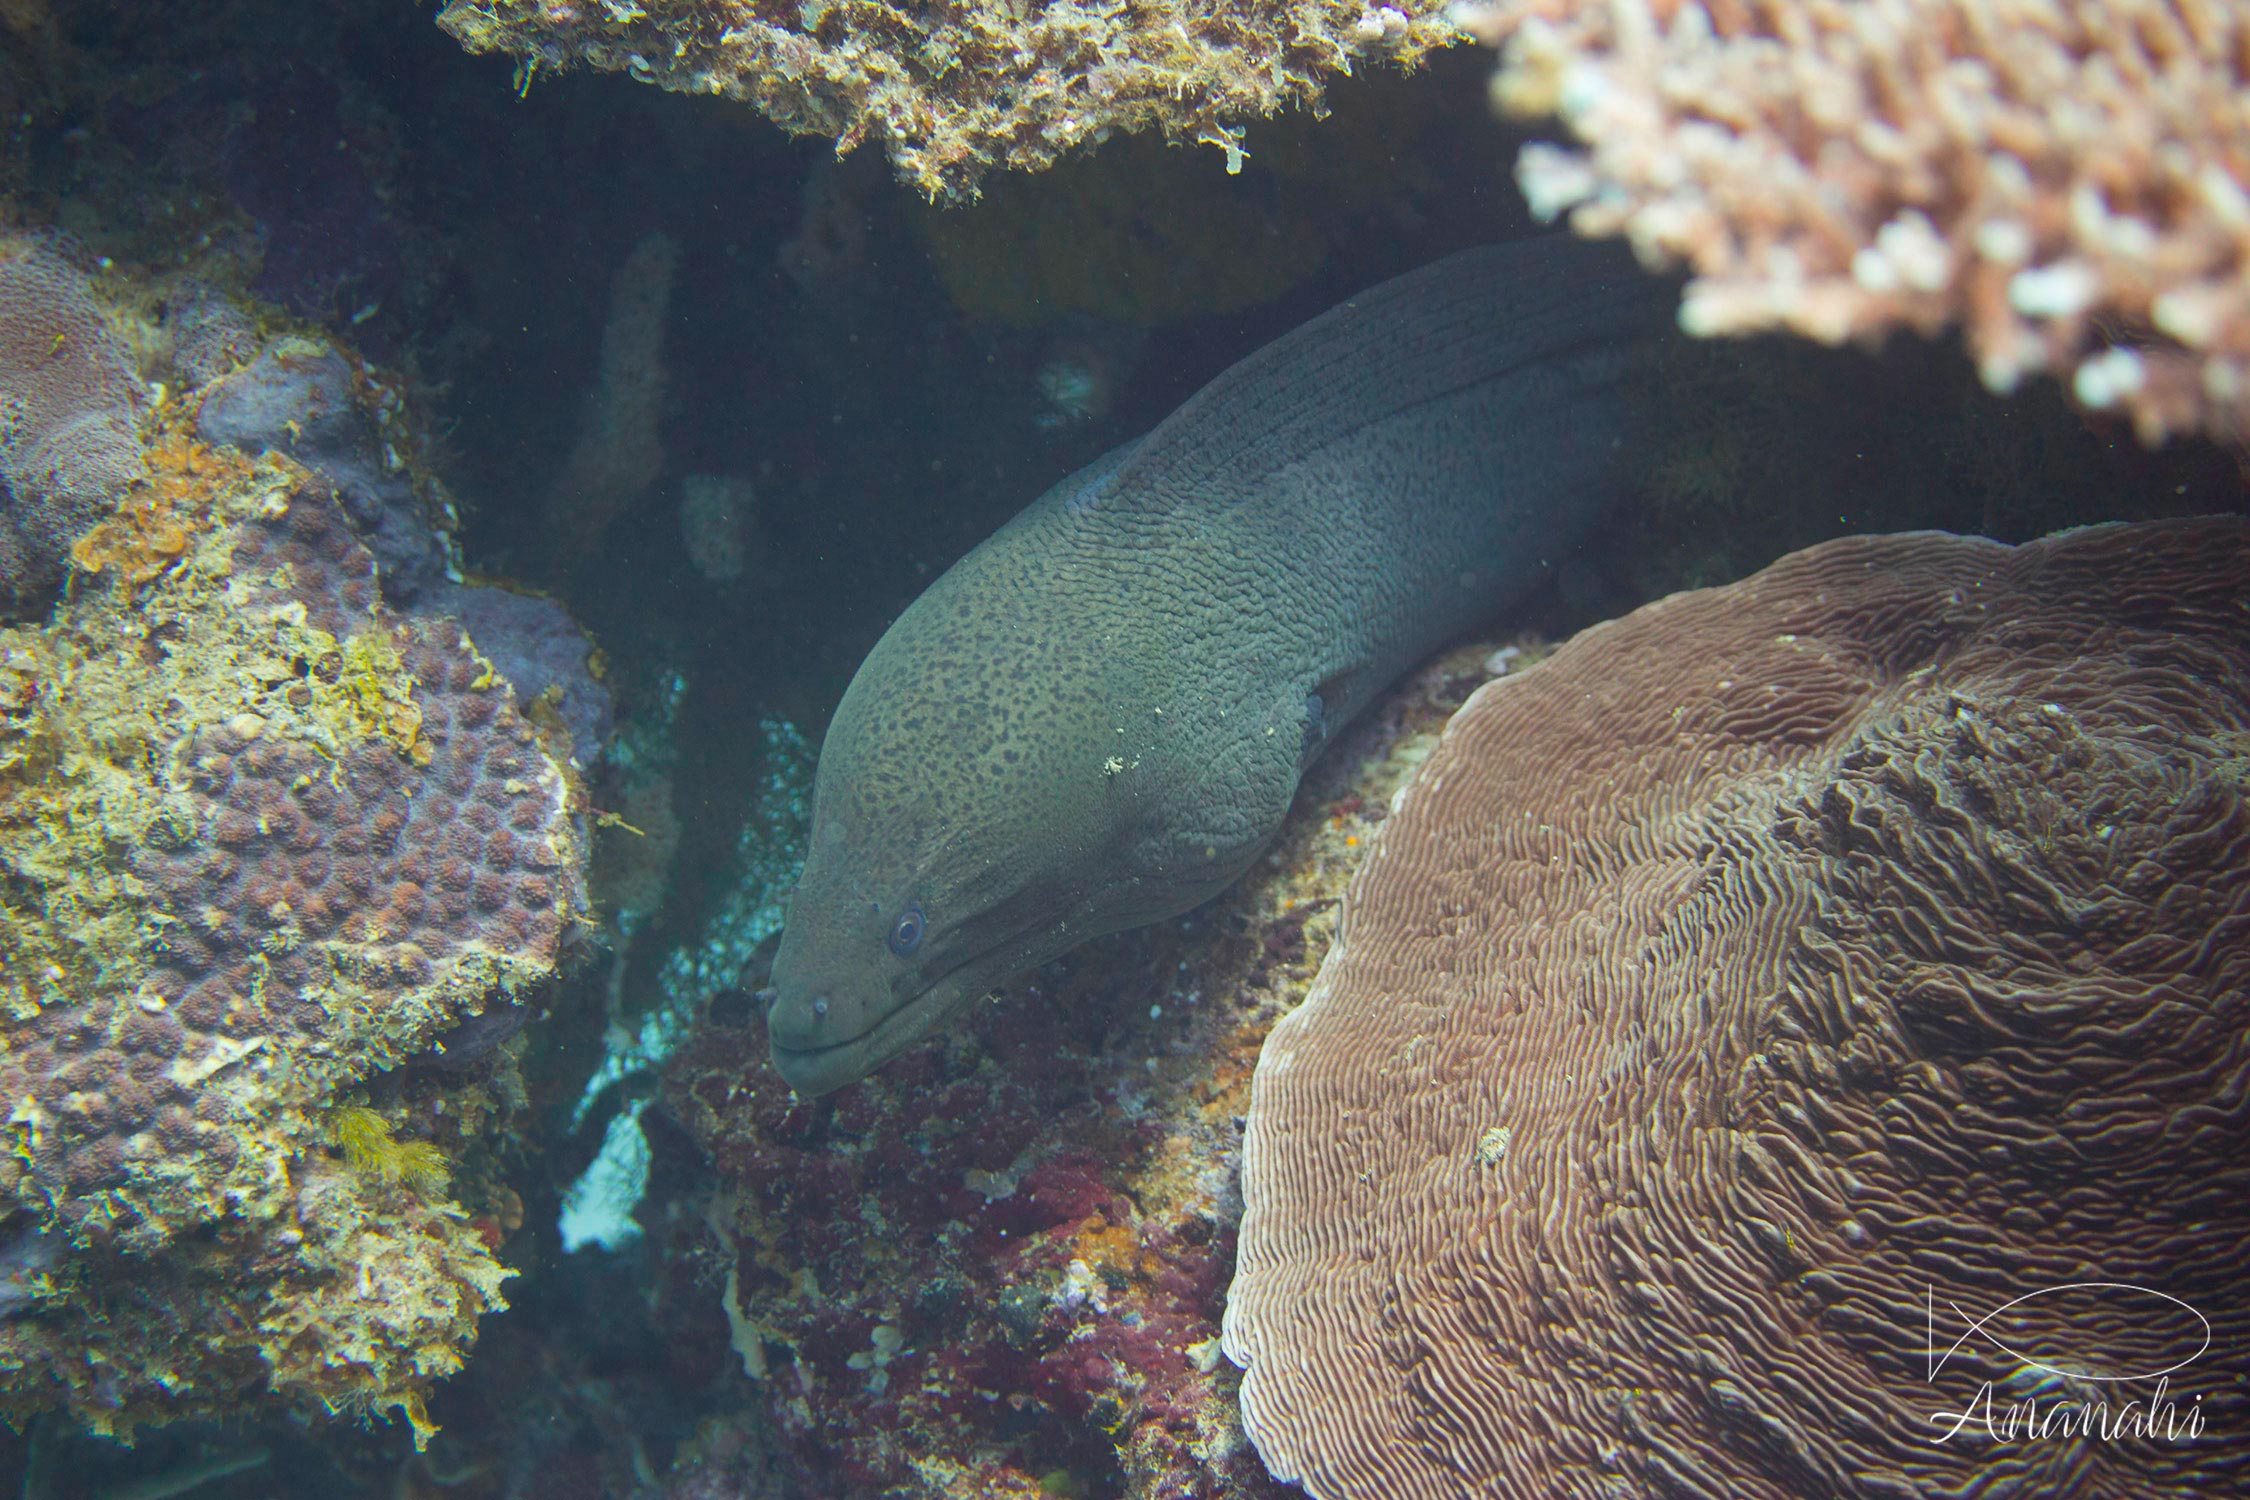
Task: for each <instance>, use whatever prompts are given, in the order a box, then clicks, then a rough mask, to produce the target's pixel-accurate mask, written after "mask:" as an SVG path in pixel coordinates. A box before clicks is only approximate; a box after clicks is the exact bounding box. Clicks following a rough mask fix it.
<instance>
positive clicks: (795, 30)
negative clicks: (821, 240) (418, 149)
mask: <svg viewBox="0 0 2250 1500" xmlns="http://www.w3.org/2000/svg"><path fill="white" fill-rule="evenodd" d="M1444 10H1445V7H1444V6H1443V5H1441V4H1438V3H1436V0H1392V3H1389V4H1376V3H1372V0H1370V3H1361V0H1306V3H1303V4H1298V5H1289V4H1281V3H1276V0H1250V3H1246V4H1233V5H1229V6H1223V7H1208V6H1196V5H1181V4H1177V3H1159V4H1153V5H1132V6H1126V5H1117V4H1110V3H1103V0H1057V3H1054V4H1049V5H1029V4H1018V3H1003V4H985V5H980V4H971V3H949V4H945V5H939V6H934V7H925V6H915V5H896V4H881V3H874V0H855V3H850V4H838V3H833V0H809V3H806V4H803V5H796V6H776V5H758V4H748V3H744V0H717V3H705V0H693V3H691V0H651V3H649V4H646V5H640V4H627V3H622V0H585V3H565V4H552V3H547V0H452V3H450V4H448V5H447V6H446V7H445V9H444V10H443V11H441V12H440V13H439V16H438V24H439V25H441V26H443V27H444V28H445V29H446V30H447V31H449V32H451V33H452V34H453V35H454V36H455V37H457V38H459V39H460V41H461V43H462V45H464V46H466V47H467V48H468V49H469V50H470V51H472V52H506V53H510V54H513V55H514V56H516V57H518V58H520V59H522V61H523V71H521V72H519V74H518V78H519V80H520V81H521V82H522V83H523V84H525V85H526V86H535V84H536V78H537V75H538V71H539V70H540V69H555V70H562V69H568V68H572V67H579V66H585V67H594V68H602V69H607V70H612V71H616V72H623V73H630V74H631V75H632V76H633V77H634V78H636V79H638V80H640V81H641V82H644V83H654V84H658V85H660V86H661V87H664V88H667V89H673V90H676V91H678V92H681V93H690V94H718V95H723V96H725V97H728V98H733V99H741V100H745V101H747V102H749V103H751V104H754V105H756V106H757V108H758V109H760V110H761V111H763V112H764V113H765V114H766V115H767V116H768V117H770V118H771V119H773V120H774V121H775V122H776V123H777V124H779V125H781V126H782V127H784V128H785V129H788V130H790V131H793V132H797V133H800V134H808V135H825V136H831V137H834V138H835V140H836V143H837V148H838V149H839V150H842V151H849V150H851V149H853V148H854V147H857V146H858V145H860V144H861V143H862V142H864V141H867V140H870V139H872V140H876V141H879V142H881V143H882V145H883V147H884V149H885V150H887V151H888V152H889V154H890V157H891V160H892V161H893V162H894V163H895V164H896V165H897V167H898V170H899V174H900V175H901V176H902V177H904V178H905V179H906V180H907V181H909V182H911V183H913V184H914V185H915V186H917V187H918V188H920V189H921V190H922V191H923V192H924V193H926V194H928V195H929V196H931V197H933V198H934V197H962V196H968V195H972V194H973V193H974V191H975V188H976V183H977V179H978V178H979V177H981V176H982V175H983V174H984V173H985V172H987V171H989V170H991V169H992V168H994V167H1012V168H1018V169H1023V170H1037V169H1038V168H1041V167H1044V166H1047V165H1049V164H1051V163H1052V162H1053V161H1054V160H1055V159H1056V158H1057V157H1059V156H1060V155H1062V154H1063V153H1064V152H1066V151H1069V150H1072V149H1073V148H1076V147H1080V146H1086V145H1092V144H1094V143H1096V142H1099V141H1101V140H1104V139H1106V138H1107V137H1108V136H1109V135H1110V134H1111V133H1113V132H1116V131H1129V130H1145V129H1149V128H1152V127H1157V128H1161V129H1162V130H1163V131H1164V133H1165V135H1166V137H1167V138H1168V139H1170V140H1173V141H1179V142H1189V141H1201V142H1205V143H1207V144H1210V145H1214V146H1217V147H1220V148H1221V149H1223V150H1225V151H1227V152H1228V153H1229V159H1230V161H1231V160H1233V159H1234V158H1233V153H1235V152H1236V151H1238V150H1239V149H1240V139H1241V126H1242V123H1243V122H1245V121H1248V120H1252V119H1259V118H1263V117H1265V116H1268V115H1271V114H1273V113H1274V112H1275V111H1276V110H1278V109H1281V108H1282V107H1284V106H1307V107H1316V106H1318V104H1319V103H1320V100H1321V96H1322V92H1323V89H1324V87H1325V83H1326V80H1327V79H1328V78H1329V77H1330V76H1332V75H1335V74H1341V73H1349V72H1350V71H1352V69H1353V68H1354V67H1355V66H1356V65H1359V64H1361V63H1363V62H1370V61H1393V62H1396V63H1399V64H1401V65H1411V64H1412V63H1414V62H1415V61H1417V60H1418V59H1420V58H1421V57H1422V56H1423V55H1424V54H1426V53H1428V52H1429V51H1430V50H1431V49H1432V48H1434V47H1442V46H1446V45H1448V44H1450V43H1451V42H1452V41H1454V40H1455V39H1457V37H1458V36H1459V33H1458V32H1457V31H1456V30H1455V29H1454V27H1453V26H1452V25H1451V24H1450V23H1449V22H1447V21H1446V20H1445V19H1444Z"/></svg>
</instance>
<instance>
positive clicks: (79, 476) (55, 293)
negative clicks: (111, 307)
mask: <svg viewBox="0 0 2250 1500" xmlns="http://www.w3.org/2000/svg"><path fill="white" fill-rule="evenodd" d="M141 401H142V396H141V384H140V380H139V378H138V377H137V376H136V375H135V374H134V373H133V364H132V360H131V358H130V357H129V356H128V355H127V353H126V350H125V346H124V344H123V342H122V341H121V340H120V339H119V338H118V337H117V335H116V333H115V332H113V331H112V329H111V327H110V325H109V321H108V319H107V318H106V317H105V316H104V315H103V312H102V310H101V308H100V307H99V305H97V303H96V302H95V300H94V294H93V288H92V287H91V286H90V285H89V284H88V283H87V280H86V277H85V276H84V274H83V273H81V272H80V271H79V270H78V268H77V267H76V266H74V265H72V264H71V263H70V261H69V260H68V259H66V258H65V257H64V256H62V255H61V254H58V253H57V252H56V251H55V250H54V249H51V248H49V247H48V246H46V245H43V244H40V243H38V242H36V241H34V240H31V239H28V238H23V237H15V236H8V235H5V234H0V620H15V619H27V618H36V617H37V616H39V615H43V614H45V613H46V612H47V609H48V607H49V606H50V605H52V604H53V603H54V601H55V597H56V595H57V594H58V593H59V592H60V591H61V588H62V581H63V576H64V574H65V573H66V572H67V570H68V566H69V556H70V546H71V543H73V542H75V541H76V540H78V538H79V536H80V535H81V534H82V533H84V532H85V530H86V529H87V528H88V527H89V526H91V525H93V524H94V522H96V521H98V520H100V519H101V517H102V516H103V515H105V514H107V513H108V511H109V510H110V508H111V507H112V506H114V505H115V504H116V503H117V500H118V498H119V497H120V496H121V495H122V494H123V493H124V491H125V489H126V487H127V486H128V485H129V484H131V483H132V481H133V480H134V479H135V478H136V477H137V476H138V475H139V474H140V467H141V466H140V457H141V453H140V436H139V430H138V423H139V420H140V409H141Z"/></svg>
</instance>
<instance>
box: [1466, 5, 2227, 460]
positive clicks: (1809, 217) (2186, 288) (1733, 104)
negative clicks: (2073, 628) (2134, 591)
mask: <svg viewBox="0 0 2250 1500" xmlns="http://www.w3.org/2000/svg"><path fill="white" fill-rule="evenodd" d="M1465 19H1466V21H1467V23H1468V24H1469V25H1470V27H1471V29H1472V30H1474V31H1476V32H1477V33H1478V34H1479V35H1481V36H1482V37H1483V38H1485V39H1486V40H1487V41H1491V42H1494V43H1496V44H1499V45H1501V46H1502V48H1503V51H1504V58H1505V62H1504V66H1503V69H1502V72H1501V75H1500V79H1499V81H1498V85H1497V90H1496V92H1497V94H1498V96H1499V98H1500V100H1501V102H1502V103H1503V104H1504V105H1505V106H1506V107H1507V108H1509V109H1510V110H1512V111H1515V112H1517V113H1523V114H1533V115H1543V114H1552V115H1555V116H1558V117H1559V118H1560V119H1561V120H1562V121H1563V123H1564V124H1565V125H1567V126H1568V127H1569V128H1570V130H1571V131H1572V132H1573V133H1574V134H1575V135H1576V136H1577V137H1578V138H1579V139H1580V140H1581V141H1582V142H1584V143H1585V144H1584V147H1583V148H1582V149H1577V150H1569V149H1563V148H1560V147H1554V146H1534V147H1532V148H1530V149H1529V150H1527V151H1526V152H1525V153H1524V155H1523V157H1522V159H1521V161H1520V163H1519V165H1518V169H1517V175H1518V180H1519V181H1520V182H1521V183H1522V185H1523V188H1524V191H1525V193H1526V195H1527V196H1528V197H1529V198H1530V199H1531V202H1532V204H1533V207H1534V208H1535V209H1536V210H1537V211H1539V212H1540V213H1542V214H1543V215H1545V216H1548V217H1555V216H1559V215H1561V214H1564V213H1568V215H1569V217H1570V222H1571V224H1572V226H1573V227H1574V228H1576V229H1577V230H1578V231H1579V232H1580V233H1583V234H1593V235H1606V234H1622V235H1624V236H1626V237H1627V238H1628V239H1630V240H1631V242H1632V244H1633V246H1634V248H1635V250H1636V251H1638V252H1639V254H1640V255H1641V256H1642V258H1643V259H1644V260H1646V261H1649V262H1652V263H1658V264H1672V263H1678V262H1684V263H1686V264H1687V265H1688V266H1689V267H1691V268H1692V269H1693V270H1694V272H1695V273H1696V279H1695V280H1694V281H1693V282H1691V283H1690V285H1689V287H1688V291H1687V300H1686V303H1685V305H1684V307H1683V309H1682V312H1681V320H1682V322H1683V324H1684V325H1685V326H1686V327H1687V328H1688V329H1689V331H1691V332H1694V333H1702V334H1723V333H1744V332H1750V331H1753V330H1758V329H1767V328H1788V329H1792V330H1795V331H1796V332H1799V333H1803V334H1808V335H1811V336H1812V337H1814V338H1818V339H1821V340H1824V341H1826V342H1830V343H1836V342H1841V341H1842V340H1844V339H1847V338H1851V337H1855V336H1859V335H1865V334H1869V333H1874V332H1878V331H1881V330H1883V329H1887V328H1890V327H1892V326H1894V325H1905V326H1907V327H1910V328H1915V329H1918V330H1921V331H1924V332H1932V331H1935V330H1937V329H1939V328H1941V327H1942V326H1944V325H1945V324H1947V323H1950V322H1954V321H1959V322H1960V323H1961V324H1962V325H1963V326H1964V329H1965V332H1966V335H1967V339H1968V343H1969V348H1970V351H1971V353H1972V354H1973V355H1974V357H1975V359H1976V361H1977V363H1978V367H1979V369H1980V371H1981V373H1982V375H1983V377H1984V380H1985V383H1986V384H1987V385H1989V386H1991V387H1992V388H1993V389H1994V390H1996V391H2007V390H2010V389H2013V388H2014V387H2015V386H2016V385H2017V384H2018V382H2020V381H2021V380H2022V379H2023V378H2024V377H2025V376H2027V375H2032V374H2036V373H2040V372H2047V373H2052V374H2054V375H2055V376H2057V377H2058V378H2060V379H2061V380H2063V381H2064V382H2065V383H2066V384H2067V385H2068V387H2069V389H2070V390H2071V392H2072V394H2073V395H2074V396H2075V397H2076V398H2077V400H2078V401H2079V402H2080V404H2081V405H2083V406H2085V407H2087V408H2089V409H2091V410H2095V411H2115V412H2120V413H2123V414H2127V415H2129V416H2130V417H2131V419H2132V422H2133V426H2134V428H2135V430H2136V431H2137V432H2138V434H2139V435H2140V437H2141V438H2142V440H2143V441H2145V442H2150V443H2155V442H2158V441H2161V440H2162V439H2163V438H2165V437H2167V436H2169V435H2171V434H2174V433H2181V432H2192V431H2201V432H2204V433H2206V434H2209V435H2211V436H2213V437H2217V438H2219V439H2222V440H2226V441H2234V442H2241V441H2243V440H2245V439H2250V186H2246V184H2250V77H2246V74H2250V11H2246V10H2245V9H2244V8H2243V7H2241V6H2239V5H2231V4H2226V3H2214V0H2024V3H2008V4H2003V3H1998V0H1861V3H1843V0H1708V3H1707V4H1705V5H1702V6H1698V5H1693V4H1687V3H1683V0H1613V3H1604V4H1591V3H1586V0H1491V3H1490V4H1488V5H1486V6H1485V7H1484V8H1483V9H1482V10H1481V11H1480V12H1479V13H1478V14H1475V15H1473V16H1469V17H1466V18H1465Z"/></svg>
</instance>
